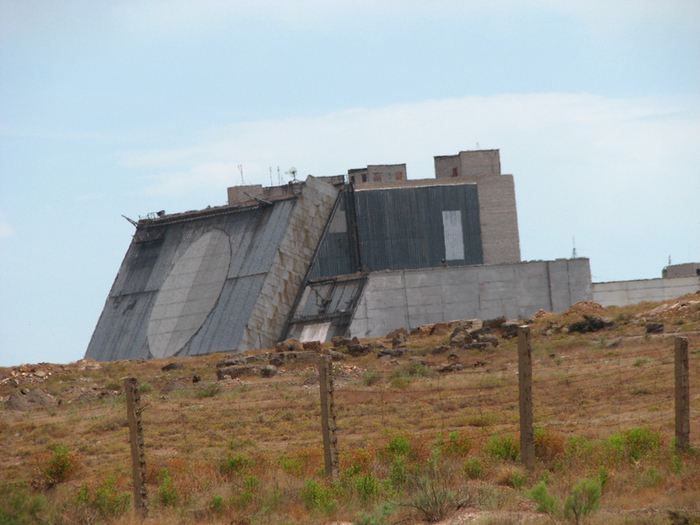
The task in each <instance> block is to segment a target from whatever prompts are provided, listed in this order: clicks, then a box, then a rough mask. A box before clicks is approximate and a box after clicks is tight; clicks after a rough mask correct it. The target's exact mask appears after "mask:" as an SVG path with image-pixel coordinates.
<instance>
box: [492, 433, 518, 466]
mask: <svg viewBox="0 0 700 525" xmlns="http://www.w3.org/2000/svg"><path fill="white" fill-rule="evenodd" d="M484 450H485V451H486V453H487V454H488V455H489V456H491V457H492V458H493V459H497V460H501V461H517V459H518V457H519V456H520V445H519V444H518V443H516V442H515V438H514V437H513V435H512V434H504V435H493V436H491V437H490V438H489V440H488V441H487V442H486V445H485V447H484Z"/></svg>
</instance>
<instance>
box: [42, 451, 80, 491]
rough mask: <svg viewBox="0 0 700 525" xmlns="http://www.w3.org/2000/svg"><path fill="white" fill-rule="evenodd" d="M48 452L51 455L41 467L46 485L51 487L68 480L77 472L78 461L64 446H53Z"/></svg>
mask: <svg viewBox="0 0 700 525" xmlns="http://www.w3.org/2000/svg"><path fill="white" fill-rule="evenodd" d="M49 450H51V451H52V455H51V457H50V458H49V459H48V460H46V461H45V463H44V465H43V466H42V475H43V476H44V481H46V484H47V485H49V486H53V485H55V484H57V483H61V482H62V481H66V480H67V479H68V478H70V477H71V475H72V474H73V473H74V472H75V471H76V470H77V468H78V465H79V461H78V458H77V457H76V456H75V455H73V454H71V452H70V449H69V448H68V447H66V446H65V445H59V444H54V445H51V446H50V447H49Z"/></svg>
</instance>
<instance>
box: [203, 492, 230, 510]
mask: <svg viewBox="0 0 700 525" xmlns="http://www.w3.org/2000/svg"><path fill="white" fill-rule="evenodd" d="M207 509H208V510H209V513H210V514H221V513H223V512H224V510H226V502H225V501H224V497H223V496H219V495H218V494H216V495H214V496H212V497H211V499H210V500H209V503H207Z"/></svg>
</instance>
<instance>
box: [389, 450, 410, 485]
mask: <svg viewBox="0 0 700 525" xmlns="http://www.w3.org/2000/svg"><path fill="white" fill-rule="evenodd" d="M408 476H409V468H408V465H407V462H406V458H404V457H395V458H394V460H393V461H392V463H391V466H390V467H389V483H390V484H391V486H392V487H393V488H394V489H396V490H401V489H403V488H404V487H405V486H406V483H407V482H408Z"/></svg>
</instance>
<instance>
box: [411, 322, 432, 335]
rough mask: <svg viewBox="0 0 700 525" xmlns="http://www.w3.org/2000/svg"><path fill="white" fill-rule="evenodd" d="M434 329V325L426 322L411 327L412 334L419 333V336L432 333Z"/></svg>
mask: <svg viewBox="0 0 700 525" xmlns="http://www.w3.org/2000/svg"><path fill="white" fill-rule="evenodd" d="M431 329H432V325H429V324H426V325H422V326H416V327H415V328H413V329H411V335H417V336H419V337H424V336H426V335H430V330H431Z"/></svg>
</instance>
